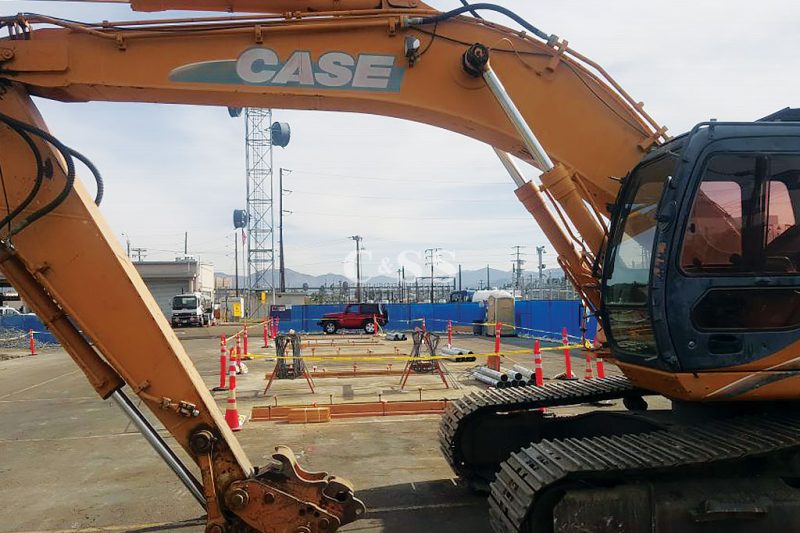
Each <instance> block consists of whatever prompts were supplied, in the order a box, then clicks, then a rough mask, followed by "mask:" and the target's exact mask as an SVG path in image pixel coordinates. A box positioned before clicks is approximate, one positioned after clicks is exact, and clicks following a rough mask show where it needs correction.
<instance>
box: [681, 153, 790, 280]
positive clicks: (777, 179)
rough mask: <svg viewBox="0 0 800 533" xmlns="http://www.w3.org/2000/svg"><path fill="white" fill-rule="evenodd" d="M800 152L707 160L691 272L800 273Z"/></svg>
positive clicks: (691, 230)
mask: <svg viewBox="0 0 800 533" xmlns="http://www.w3.org/2000/svg"><path fill="white" fill-rule="evenodd" d="M798 209H800V156H798V155H779V154H774V155H749V154H718V155H714V156H712V157H711V158H710V159H709V160H708V161H707V163H706V166H705V169H704V171H703V178H702V182H701V184H700V188H699V190H698V192H697V194H696V196H695V199H694V204H693V206H692V211H691V214H690V216H689V221H688V223H687V226H686V230H685V234H684V239H683V248H682V251H681V266H682V267H683V270H684V271H685V272H686V273H687V274H689V275H738V274H796V273H797V272H800V226H798V224H797V220H798Z"/></svg>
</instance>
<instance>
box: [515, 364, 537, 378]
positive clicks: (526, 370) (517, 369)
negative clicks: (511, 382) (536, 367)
mask: <svg viewBox="0 0 800 533" xmlns="http://www.w3.org/2000/svg"><path fill="white" fill-rule="evenodd" d="M511 368H513V369H514V372H518V373H520V374H522V376H523V377H524V378H525V379H531V378H533V377H534V376H535V372H534V371H533V370H531V369H530V368H525V367H524V366H520V365H514V366H513V367H511Z"/></svg>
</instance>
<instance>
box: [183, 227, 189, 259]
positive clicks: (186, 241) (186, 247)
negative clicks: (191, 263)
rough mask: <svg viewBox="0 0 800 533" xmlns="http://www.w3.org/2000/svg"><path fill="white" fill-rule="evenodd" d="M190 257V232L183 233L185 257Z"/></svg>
mask: <svg viewBox="0 0 800 533" xmlns="http://www.w3.org/2000/svg"><path fill="white" fill-rule="evenodd" d="M187 255H189V232H188V231H184V232H183V256H184V257H186V256H187Z"/></svg>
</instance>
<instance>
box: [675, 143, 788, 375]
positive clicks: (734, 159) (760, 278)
mask: <svg viewBox="0 0 800 533" xmlns="http://www.w3.org/2000/svg"><path fill="white" fill-rule="evenodd" d="M798 147H800V138H795V137H788V136H787V137H766V136H765V137H747V138H728V139H723V140H719V141H715V142H712V143H710V144H709V145H708V146H707V147H706V148H705V149H704V150H703V151H702V152H701V153H700V155H699V157H698V158H697V160H696V163H695V165H694V167H693V168H694V169H693V171H692V173H691V176H690V179H689V180H688V181H687V190H686V193H685V196H684V198H685V201H684V202H682V204H683V205H682V207H681V209H680V216H678V217H677V221H680V222H678V223H677V224H676V235H675V240H674V245H673V247H672V257H671V269H670V270H669V274H668V279H667V287H666V310H665V311H666V312H665V315H666V318H667V322H668V327H669V332H670V337H671V341H672V344H673V346H674V349H675V353H676V355H677V356H678V358H679V360H680V367H681V368H682V369H683V370H684V371H693V370H702V369H709V368H724V367H728V366H734V365H740V364H744V363H748V362H752V361H755V360H758V359H761V358H764V357H766V356H768V355H770V354H773V353H775V352H776V351H778V350H780V349H781V348H784V347H786V346H788V345H790V344H791V343H793V342H795V341H797V340H798V339H800V150H798Z"/></svg>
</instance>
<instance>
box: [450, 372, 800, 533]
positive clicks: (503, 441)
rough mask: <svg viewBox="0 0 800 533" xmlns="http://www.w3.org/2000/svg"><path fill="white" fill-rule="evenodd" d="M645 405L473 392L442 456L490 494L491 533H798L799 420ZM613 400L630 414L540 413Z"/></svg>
mask: <svg viewBox="0 0 800 533" xmlns="http://www.w3.org/2000/svg"><path fill="white" fill-rule="evenodd" d="M652 394H653V393H651V392H648V391H645V390H642V389H638V388H636V387H635V386H633V385H632V384H631V383H630V382H629V381H628V380H627V378H624V377H611V378H606V379H602V380H592V381H587V382H561V383H553V384H548V385H545V386H544V387H542V388H535V389H527V388H522V389H500V390H494V389H491V390H487V391H483V392H480V393H473V394H471V395H468V396H466V397H464V398H463V399H461V400H459V401H455V402H453V403H452V404H450V405H449V406H448V408H447V411H446V413H445V415H444V416H443V418H442V423H441V426H440V432H439V436H440V443H441V449H442V451H443V452H444V455H445V457H446V458H447V460H448V461H449V463H450V465H451V466H452V468H453V470H454V471H455V472H456V473H457V474H458V475H459V476H460V477H461V478H462V480H464V481H466V482H468V483H469V485H470V487H471V488H473V489H474V490H477V491H488V492H489V493H490V494H489V509H490V517H491V524H492V527H493V529H494V530H495V531H496V532H497V533H517V532H520V533H522V532H526V533H527V532H536V533H541V532H549V531H552V532H556V533H576V532H581V531H592V532H596V531H621V532H625V533H629V532H630V533H639V532H641V533H645V532H651V531H678V530H680V531H687V532H691V533H695V532H698V533H699V532H712V531H721V530H722V529H720V528H724V531H726V532H727V531H732V532H738V531H742V532H744V531H752V530H753V529H752V528H753V527H754V526H757V527H758V528H764V529H763V530H766V528H767V527H771V528H776V531H796V530H797V528H800V517H798V511H800V507H798V506H800V491H798V490H797V487H800V462H798V459H800V455H798V453H800V415H797V414H796V413H793V411H792V410H791V409H787V406H786V405H784V404H771V405H769V406H765V405H755V404H751V405H750V406H749V407H748V408H742V407H741V406H740V405H738V406H733V405H728V406H723V405H715V406H714V407H713V408H710V407H709V408H702V412H700V411H698V407H697V406H693V405H692V406H690V405H684V404H676V405H675V406H674V407H673V409H665V410H656V411H648V410H647V402H646V401H645V399H644V398H645V397H646V396H651V395H652ZM612 399H613V400H622V401H623V403H624V404H625V406H626V407H628V408H629V409H630V411H628V412H625V411H605V410H594V411H590V412H588V413H585V414H579V415H570V416H558V415H555V416H554V415H552V414H550V413H547V412H546V409H548V408H554V407H576V406H580V405H582V404H591V403H594V402H598V401H602V400H612ZM760 530H762V529H759V531H760Z"/></svg>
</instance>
